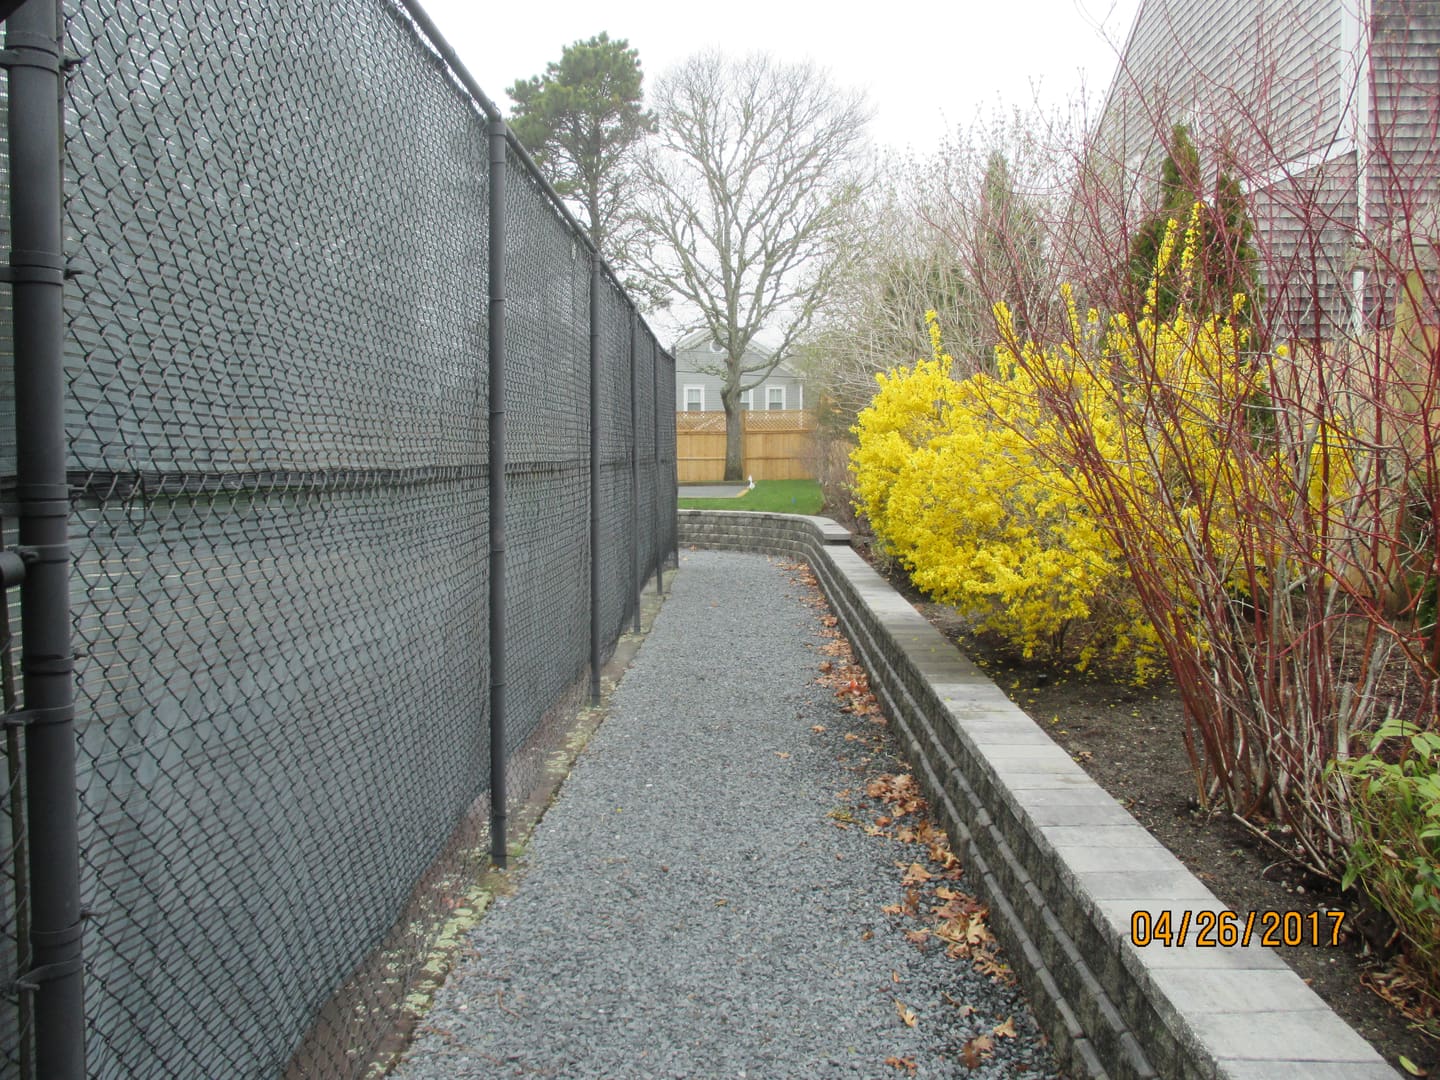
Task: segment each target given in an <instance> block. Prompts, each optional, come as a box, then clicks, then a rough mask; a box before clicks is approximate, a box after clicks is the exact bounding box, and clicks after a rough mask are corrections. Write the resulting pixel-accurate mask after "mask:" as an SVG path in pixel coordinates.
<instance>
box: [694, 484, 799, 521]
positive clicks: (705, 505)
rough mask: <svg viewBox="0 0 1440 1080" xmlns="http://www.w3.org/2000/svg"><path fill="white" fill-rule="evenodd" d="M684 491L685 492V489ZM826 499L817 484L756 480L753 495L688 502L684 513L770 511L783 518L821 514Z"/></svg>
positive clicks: (748, 492)
mask: <svg viewBox="0 0 1440 1080" xmlns="http://www.w3.org/2000/svg"><path fill="white" fill-rule="evenodd" d="M682 490H683V489H682ZM824 505H825V496H824V494H822V493H821V491H820V484H819V482H818V481H815V480H757V481H755V488H754V490H753V491H747V492H745V494H743V495H740V496H738V497H737V498H733V499H687V498H685V496H684V495H681V496H680V509H681V510H770V511H772V512H775V513H781V514H818V513H820V508H821V507H823V506H824Z"/></svg>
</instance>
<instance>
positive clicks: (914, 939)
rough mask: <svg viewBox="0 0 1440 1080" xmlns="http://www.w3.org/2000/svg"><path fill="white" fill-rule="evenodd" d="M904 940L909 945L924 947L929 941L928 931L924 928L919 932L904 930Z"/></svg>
mask: <svg viewBox="0 0 1440 1080" xmlns="http://www.w3.org/2000/svg"><path fill="white" fill-rule="evenodd" d="M905 940H906V941H908V942H910V944H911V945H924V944H925V942H927V941H929V940H930V931H929V930H926V929H924V928H921V929H919V930H906V931H905Z"/></svg>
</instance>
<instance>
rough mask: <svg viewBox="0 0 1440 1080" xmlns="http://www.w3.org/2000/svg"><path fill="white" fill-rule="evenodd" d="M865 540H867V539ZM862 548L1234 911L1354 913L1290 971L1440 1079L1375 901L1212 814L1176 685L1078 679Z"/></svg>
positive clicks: (1437, 1055)
mask: <svg viewBox="0 0 1440 1080" xmlns="http://www.w3.org/2000/svg"><path fill="white" fill-rule="evenodd" d="M857 540H858V538H857ZM856 549H857V550H858V551H859V552H860V554H861V555H863V556H865V557H866V558H867V559H868V560H869V561H871V563H872V565H875V567H876V569H877V570H878V571H880V573H882V574H883V575H884V576H885V577H886V578H887V580H889V581H890V583H891V584H892V585H893V586H894V587H895V588H896V589H897V591H899V592H900V593H901V594H902V595H903V596H905V597H906V599H908V600H909V601H910V602H911V603H912V604H913V605H914V606H915V608H916V609H917V610H918V611H919V612H920V613H921V614H922V615H924V616H925V617H926V618H927V619H928V620H929V621H930V622H931V623H932V624H933V625H934V626H935V627H936V628H937V629H938V630H940V632H941V633H943V634H944V635H945V636H946V638H948V639H949V640H950V641H952V642H954V643H955V645H956V646H957V647H958V648H959V649H960V650H961V651H962V652H964V653H965V654H966V655H967V656H969V657H970V658H971V659H972V660H974V661H975V662H976V663H978V664H979V665H980V666H981V667H982V668H984V670H985V671H986V672H988V673H989V674H990V675H991V677H992V678H993V679H994V680H995V682H996V684H997V685H999V686H1000V688H1001V689H1003V690H1004V691H1005V692H1006V694H1007V695H1008V696H1009V697H1010V699H1011V700H1012V701H1014V702H1015V703H1016V704H1017V705H1019V706H1020V707H1021V708H1022V709H1023V710H1024V711H1025V712H1026V713H1027V714H1028V715H1029V716H1030V717H1031V719H1033V720H1034V721H1035V722H1036V723H1037V724H1039V725H1040V726H1041V727H1042V728H1044V729H1045V731H1047V732H1048V733H1049V734H1050V736H1051V737H1052V738H1054V739H1055V741H1056V742H1058V743H1059V744H1060V745H1061V746H1063V747H1064V748H1065V749H1066V750H1067V751H1069V752H1070V754H1071V756H1072V757H1074V758H1075V760H1076V761H1077V762H1079V763H1080V765H1081V767H1083V768H1084V769H1085V771H1086V772H1088V773H1089V774H1090V776H1091V777H1093V778H1094V780H1095V781H1096V782H1097V783H1099V784H1100V786H1101V787H1103V788H1104V789H1105V790H1106V791H1108V792H1109V793H1110V794H1111V795H1112V796H1113V797H1114V798H1115V799H1116V800H1118V801H1119V802H1120V803H1121V804H1122V805H1123V806H1124V807H1125V808H1126V809H1127V810H1129V811H1130V813H1131V814H1133V815H1134V816H1135V818H1136V819H1137V820H1138V821H1139V822H1140V823H1141V824H1142V825H1144V826H1145V827H1146V828H1147V829H1149V830H1150V832H1151V834H1152V835H1153V836H1154V837H1155V838H1156V839H1157V840H1159V841H1160V842H1161V843H1162V844H1164V845H1165V846H1166V847H1167V848H1169V849H1170V850H1171V851H1172V852H1173V853H1174V854H1175V855H1176V856H1177V857H1178V858H1179V859H1180V860H1181V861H1182V862H1184V863H1185V865H1186V866H1188V867H1189V868H1190V871H1191V872H1192V873H1194V874H1195V875H1196V877H1198V878H1200V880H1202V881H1203V882H1205V884H1206V885H1207V886H1208V887H1209V888H1210V890H1211V891H1212V892H1214V893H1215V894H1216V896H1218V897H1219V898H1220V899H1221V900H1222V901H1223V902H1224V903H1225V904H1227V905H1229V907H1230V908H1232V909H1233V910H1235V911H1250V910H1257V911H1264V910H1300V911H1314V910H1317V909H1327V910H1332V911H1333V910H1337V909H1340V910H1344V911H1345V912H1346V917H1345V920H1344V923H1343V934H1342V941H1341V942H1340V944H1339V945H1338V946H1320V947H1315V946H1301V947H1299V948H1287V949H1282V950H1280V955H1281V956H1282V957H1283V958H1284V959H1285V961H1286V962H1287V963H1289V964H1290V966H1291V967H1292V968H1293V969H1294V970H1295V971H1296V973H1297V974H1299V975H1300V977H1301V978H1303V979H1304V980H1305V982H1306V983H1308V984H1309V985H1310V986H1311V987H1312V988H1313V989H1314V990H1315V992H1316V993H1317V994H1319V995H1320V996H1321V997H1322V998H1323V999H1324V1000H1325V1001H1326V1002H1327V1003H1328V1004H1329V1005H1330V1007H1331V1008H1332V1009H1334V1010H1335V1011H1336V1012H1337V1013H1339V1014H1340V1015H1341V1016H1342V1017H1344V1018H1345V1020H1346V1021H1347V1022H1348V1023H1349V1024H1350V1025H1351V1026H1352V1027H1353V1028H1355V1030H1356V1031H1358V1032H1359V1033H1360V1034H1361V1035H1363V1036H1364V1037H1365V1038H1366V1039H1368V1040H1369V1041H1370V1042H1371V1043H1372V1044H1373V1045H1374V1046H1375V1048H1376V1049H1377V1050H1378V1051H1379V1052H1380V1053H1381V1054H1383V1055H1384V1056H1385V1058H1386V1060H1388V1061H1389V1062H1390V1063H1391V1064H1393V1065H1395V1066H1396V1067H1397V1068H1399V1067H1400V1064H1399V1058H1400V1055H1404V1056H1405V1057H1406V1058H1408V1059H1409V1061H1410V1062H1411V1063H1412V1064H1413V1065H1414V1066H1415V1068H1416V1069H1418V1070H1419V1071H1418V1072H1415V1073H1414V1075H1417V1076H1431V1077H1440V1041H1436V1040H1435V1039H1433V1038H1431V1037H1429V1036H1427V1035H1425V1034H1422V1033H1421V1032H1420V1031H1419V1030H1417V1028H1416V1025H1415V1024H1414V1022H1413V1021H1412V1020H1410V1019H1409V1018H1407V1017H1406V1016H1405V1015H1404V1013H1403V1012H1402V1011H1401V1010H1400V1008H1397V1007H1396V1006H1395V1005H1394V1004H1393V1003H1392V1002H1391V1001H1390V1000H1387V997H1388V998H1391V999H1393V998H1396V997H1400V998H1403V994H1400V993H1397V983H1398V985H1399V986H1403V979H1400V978H1399V977H1398V976H1397V973H1396V970H1395V959H1396V958H1395V956H1394V955H1393V952H1392V950H1391V949H1389V948H1388V940H1389V937H1390V928H1389V926H1388V925H1387V922H1386V920H1384V919H1383V918H1382V917H1381V916H1379V915H1377V914H1376V913H1375V912H1374V911H1373V910H1372V909H1371V908H1370V906H1369V905H1368V904H1367V903H1366V902H1365V900H1364V899H1363V898H1362V897H1360V896H1357V895H1356V894H1355V893H1353V892H1351V893H1345V894H1342V893H1340V892H1339V890H1338V888H1337V887H1336V885H1335V883H1334V882H1330V881H1327V880H1325V879H1322V878H1318V877H1316V876H1315V875H1313V874H1311V873H1309V872H1308V871H1306V870H1305V869H1304V868H1303V867H1300V866H1298V865H1296V864H1295V863H1293V862H1291V861H1289V860H1287V859H1286V858H1285V857H1284V856H1283V855H1282V854H1280V853H1279V852H1278V851H1277V850H1276V848H1275V847H1272V846H1271V845H1270V844H1268V843H1266V842H1265V841H1264V840H1262V839H1261V838H1260V837H1258V836H1257V835H1256V834H1255V833H1254V832H1253V831H1251V830H1250V829H1249V828H1246V827H1245V826H1243V825H1241V824H1240V823H1239V822H1237V821H1235V820H1234V819H1232V818H1231V817H1229V816H1228V815H1225V814H1210V813H1206V812H1204V811H1202V810H1201V809H1200V808H1199V805H1198V803H1197V801H1196V792H1195V785H1194V780H1193V772H1192V770H1191V766H1190V760H1189V758H1188V756H1187V755H1186V752H1185V746H1184V742H1183V738H1182V722H1183V721H1182V715H1183V714H1182V711H1181V705H1180V699H1179V695H1178V694H1177V692H1176V690H1175V688H1174V687H1173V686H1171V685H1168V684H1156V685H1153V686H1147V687H1144V688H1139V689H1137V688H1135V687H1134V686H1132V685H1130V684H1129V683H1128V682H1127V680H1126V679H1125V677H1124V676H1123V675H1122V674H1120V673H1116V672H1106V671H1103V670H1102V671H1096V672H1092V673H1088V674H1084V675H1082V674H1077V673H1076V672H1075V671H1074V670H1073V669H1070V668H1068V667H1065V666H1061V665H1056V664H1051V663H1047V662H1046V661H1044V660H1041V659H1031V660H1026V659H1024V658H1022V657H1020V656H1019V655H1018V654H1016V653H1015V652H1014V650H1011V649H1008V648H1006V646H1005V645H1004V643H1003V642H1000V641H999V640H998V639H996V638H995V637H994V636H993V635H988V634H980V633H976V632H975V631H974V628H973V626H972V625H971V623H970V622H969V621H968V620H966V619H965V618H964V617H962V616H960V615H959V614H958V613H957V612H956V611H955V609H953V608H951V607H948V606H946V605H942V604H936V603H933V602H931V601H929V600H928V599H927V598H926V597H925V596H923V595H922V594H920V593H919V592H917V591H916V590H915V588H914V587H913V586H912V585H911V584H910V582H909V580H908V578H906V576H905V575H904V574H903V572H900V571H898V570H896V569H894V568H893V567H891V566H888V565H886V564H885V563H884V561H883V560H876V559H873V558H872V557H871V554H870V551H869V548H868V545H866V544H864V543H863V542H857V544H856Z"/></svg>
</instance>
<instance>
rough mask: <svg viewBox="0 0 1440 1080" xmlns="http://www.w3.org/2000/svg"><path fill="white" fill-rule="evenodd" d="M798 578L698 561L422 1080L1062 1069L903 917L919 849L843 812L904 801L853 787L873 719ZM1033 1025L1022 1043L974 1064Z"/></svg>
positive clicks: (483, 941) (487, 946) (469, 961)
mask: <svg viewBox="0 0 1440 1080" xmlns="http://www.w3.org/2000/svg"><path fill="white" fill-rule="evenodd" d="M795 578H796V575H795V573H794V572H793V571H787V570H785V569H783V568H782V567H780V566H778V565H776V564H775V563H773V562H772V561H770V560H767V559H765V558H763V557H760V556H755V555H738V554H729V553H721V552H683V553H682V555H681V568H680V571H679V573H678V574H676V575H675V576H674V578H673V589H672V592H671V594H670V596H669V598H668V599H667V600H666V602H665V604H664V606H663V608H662V609H661V611H660V614H659V615H658V617H657V618H656V621H655V625H654V628H653V629H652V630H651V631H650V634H649V636H648V637H647V638H646V640H645V642H644V644H643V645H642V647H641V648H640V651H639V653H638V655H637V656H636V658H635V660H634V662H633V664H632V666H631V668H630V670H629V672H628V673H627V674H626V675H625V678H624V681H623V682H622V683H621V685H620V687H619V688H618V690H617V691H616V692H615V694H614V697H613V698H612V701H611V708H610V716H609V718H608V719H607V720H606V721H605V723H604V724H603V725H602V726H601V728H600V729H599V731H598V732H597V733H596V734H595V736H594V738H593V739H592V740H591V742H590V745H589V746H588V747H587V748H586V749H585V751H584V752H583V753H582V754H581V756H580V759H579V760H578V762H577V763H576V766H575V769H574V771H573V772H572V774H571V775H570V777H569V779H568V780H567V781H566V782H565V785H564V787H563V788H562V790H561V793H560V796H559V798H558V799H557V801H556V802H555V804H554V805H553V806H552V807H551V808H550V810H549V811H548V812H547V813H546V815H545V817H544V818H543V820H542V821H541V823H540V825H539V826H538V827H537V829H536V831H535V834H534V836H533V837H532V840H531V845H530V847H529V849H528V850H527V852H526V853H525V855H524V857H523V859H521V860H519V867H518V869H517V871H516V874H517V876H518V882H517V885H518V887H517V888H516V890H515V891H514V892H513V893H512V894H511V895H509V896H506V897H502V898H501V899H500V900H498V901H497V902H496V903H495V905H494V906H493V907H492V908H491V909H490V911H489V912H488V913H487V914H486V916H485V917H484V918H483V919H482V920H481V921H480V923H479V924H478V925H477V926H476V928H475V929H474V931H473V932H472V933H471V935H470V941H469V950H470V951H467V953H466V958H464V959H462V961H461V962H460V963H459V964H458V965H457V967H456V970H455V971H454V972H453V973H452V974H451V976H450V978H449V980H448V982H447V983H446V985H445V986H444V988H443V989H442V990H441V991H440V993H439V994H438V995H437V998H436V1003H435V1007H434V1009H433V1010H432V1012H431V1013H430V1015H429V1016H428V1018H427V1019H426V1020H425V1021H424V1022H422V1025H421V1032H422V1034H421V1035H420V1036H419V1037H418V1038H417V1040H416V1042H415V1045H414V1046H413V1047H412V1049H411V1050H410V1052H409V1053H408V1054H407V1056H406V1058H405V1060H404V1062H403V1063H402V1064H401V1065H400V1067H399V1068H398V1071H397V1075H398V1076H400V1077H403V1078H405V1080H429V1078H440V1077H445V1078H451V1077H511V1076H524V1077H607V1078H631V1077H635V1078H644V1077H765V1078H779V1077H796V1078H800V1077H804V1078H807V1080H808V1078H813V1077H904V1076H922V1077H923V1076H931V1077H935V1076H961V1077H967V1078H969V1077H974V1078H977V1080H978V1078H985V1077H1027V1078H1038V1077H1053V1076H1055V1075H1056V1074H1055V1071H1054V1062H1053V1058H1052V1057H1051V1055H1050V1053H1049V1051H1048V1050H1047V1049H1045V1048H1044V1046H1043V1043H1042V1041H1041V1039H1040V1037H1039V1036H1038V1034H1037V1033H1036V1030H1035V1025H1034V1021H1033V1020H1032V1018H1031V1016H1030V1013H1029V1011H1028V1009H1027V1008H1026V1007H1025V1005H1024V1003H1023V1000H1022V999H1021V997H1020V996H1019V994H1018V992H1017V991H1016V990H1014V989H1012V988H1008V987H1006V986H1004V985H1001V984H999V983H996V982H994V981H992V980H991V979H989V978H987V977H985V976H983V975H980V974H979V973H977V972H976V971H974V970H973V968H972V967H971V966H970V964H969V963H967V962H965V961H960V960H953V959H948V958H947V957H946V956H945V954H944V952H943V950H942V949H941V948H936V947H934V946H935V945H936V944H938V943H937V942H934V941H932V942H931V943H930V947H928V948H925V949H922V948H917V947H916V945H914V944H912V943H911V942H910V941H907V940H906V938H905V931H906V930H907V929H913V928H914V927H915V926H916V925H918V924H917V923H916V922H914V921H913V920H909V919H908V918H907V917H905V916H897V915H887V914H885V913H883V912H882V910H881V909H882V908H883V907H885V906H887V905H895V904H897V903H899V902H900V901H901V899H902V897H903V894H904V890H903V888H902V886H901V874H902V871H901V870H899V869H897V868H896V865H897V863H899V864H901V865H902V866H908V865H909V863H910V861H911V859H913V858H914V857H915V856H914V848H913V846H906V845H902V844H900V843H899V842H898V841H896V840H894V839H893V838H890V837H888V836H874V835H866V833H865V831H864V830H863V829H862V828H860V827H851V828H844V829H842V828H838V827H836V826H837V822H836V820H835V819H834V818H832V817H831V816H828V815H830V814H831V812H832V811H835V812H836V813H837V814H838V815H839V816H841V817H844V816H846V810H845V808H846V807H853V808H854V814H855V817H856V818H857V819H861V817H862V815H863V814H866V813H868V814H869V817H871V818H873V817H874V816H875V815H876V814H877V813H881V812H883V807H877V806H871V805H870V804H868V803H867V802H866V800H865V799H864V794H863V790H861V791H858V792H854V793H847V794H844V795H842V794H840V793H842V792H847V789H851V788H855V787H857V785H858V787H859V788H861V789H863V787H864V785H865V779H864V778H865V776H866V775H868V774H867V773H857V771H856V768H855V767H856V765H857V764H858V759H859V757H860V756H861V755H860V754H859V753H858V752H857V750H856V747H857V746H860V745H863V744H862V743H857V742H856V741H855V740H850V741H847V740H846V739H845V733H846V732H847V731H850V732H855V731H858V730H860V728H861V727H862V726H864V725H865V724H866V722H865V721H863V720H861V719H858V718H855V717H852V716H850V715H848V714H845V713H842V712H840V710H839V708H838V705H837V702H836V699H835V695H834V693H833V692H831V691H830V690H827V689H825V688H823V687H820V686H818V685H816V684H815V678H816V675H817V672H818V670H819V664H820V662H821V661H822V660H823V657H822V656H821V655H820V654H819V652H818V650H819V648H820V647H821V645H822V644H824V639H823V638H822V637H821V636H820V633H821V627H820V622H819V613H818V612H817V610H816V609H815V608H814V606H807V605H806V604H804V603H802V600H803V599H804V598H805V597H806V596H807V595H810V596H813V595H814V594H813V590H809V589H807V588H806V587H805V586H804V585H803V584H802V583H800V582H798V581H797V580H795ZM667 584H670V582H667ZM817 726H819V727H823V728H824V729H825V730H824V731H815V730H812V729H813V728H815V727H817ZM874 730H875V729H874V727H873V725H872V726H871V727H870V733H869V735H867V737H871V736H873V732H874ZM842 759H845V760H844V762H843V763H842ZM873 767H874V765H873V763H872V765H871V768H872V769H873ZM894 767H895V766H893V765H892V768H894ZM857 804H858V805H857ZM958 887H961V888H963V887H964V882H963V880H962V881H961V882H960V883H959V886H958ZM897 1002H898V1003H899V1004H898V1006H897ZM901 1008H903V1009H907V1010H909V1011H910V1012H911V1013H912V1014H913V1017H912V1018H913V1019H915V1024H914V1026H913V1027H911V1026H907V1025H906V1023H904V1022H903V1020H902V1017H901V1015H900V1009H901ZM1007 1019H1010V1020H1012V1021H1013V1026H1014V1028H1015V1029H1016V1031H1017V1032H1018V1037H1016V1038H1007V1037H1003V1036H1000V1037H995V1038H994V1043H995V1046H994V1049H993V1051H991V1052H990V1053H989V1055H988V1056H986V1057H985V1058H984V1060H982V1061H980V1062H979V1064H978V1066H977V1067H975V1068H973V1069H972V1068H970V1067H967V1066H966V1065H965V1064H963V1063H962V1061H961V1050H962V1047H963V1046H964V1044H965V1043H966V1041H967V1040H969V1039H971V1038H972V1037H974V1036H987V1035H990V1034H991V1033H992V1032H993V1029H994V1028H995V1027H996V1026H997V1025H1003V1023H1004V1021H1006V1020H1007ZM887 1059H891V1061H890V1063H889V1064H887Z"/></svg>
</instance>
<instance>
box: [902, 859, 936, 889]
mask: <svg viewBox="0 0 1440 1080" xmlns="http://www.w3.org/2000/svg"><path fill="white" fill-rule="evenodd" d="M932 877H934V875H933V874H931V873H930V872H929V871H928V870H926V869H925V868H924V867H923V866H921V865H920V864H919V863H918V862H912V863H911V864H910V869H908V870H906V871H905V876H904V878H902V879H901V881H900V884H901V885H923V884H924V883H925V882H927V881H929V880H930V879H931V878H932Z"/></svg>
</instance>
